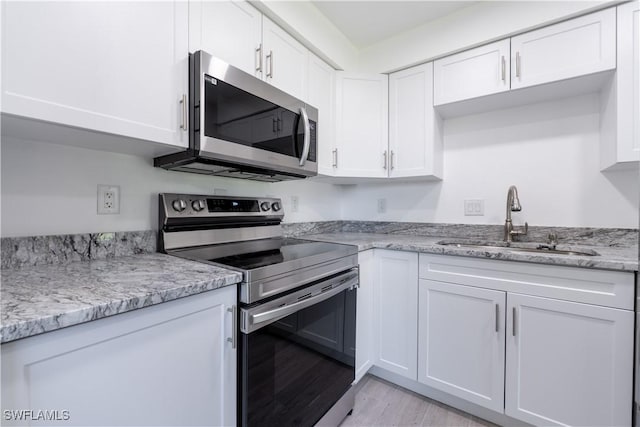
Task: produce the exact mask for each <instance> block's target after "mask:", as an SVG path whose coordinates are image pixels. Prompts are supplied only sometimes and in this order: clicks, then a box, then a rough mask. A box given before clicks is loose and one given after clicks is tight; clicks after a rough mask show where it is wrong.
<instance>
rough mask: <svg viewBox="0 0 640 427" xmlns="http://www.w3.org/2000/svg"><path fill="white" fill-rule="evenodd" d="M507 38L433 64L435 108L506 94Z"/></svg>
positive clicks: (507, 79)
mask: <svg viewBox="0 0 640 427" xmlns="http://www.w3.org/2000/svg"><path fill="white" fill-rule="evenodd" d="M509 45H510V44H509V39H506V40H501V41H498V42H495V43H491V44H488V45H485V46H481V47H478V48H475V49H471V50H467V51H465V52H461V53H458V54H455V55H451V56H447V57H446V58H442V59H438V60H436V61H435V62H434V65H433V67H434V70H433V73H434V81H433V90H434V105H441V104H448V103H450V102H456V101H461V100H464V99H470V98H476V97H479V96H484V95H491V94H493V93H499V92H504V91H508V90H509V88H510V85H509V75H510V74H509V71H510V70H509V68H510V61H509Z"/></svg>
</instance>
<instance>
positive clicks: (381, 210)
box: [378, 199, 387, 213]
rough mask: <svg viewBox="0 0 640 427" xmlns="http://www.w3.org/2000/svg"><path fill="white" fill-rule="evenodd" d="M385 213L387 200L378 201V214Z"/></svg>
mask: <svg viewBox="0 0 640 427" xmlns="http://www.w3.org/2000/svg"><path fill="white" fill-rule="evenodd" d="M385 212H387V199H378V213H385Z"/></svg>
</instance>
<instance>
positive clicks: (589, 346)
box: [505, 294, 634, 426]
mask: <svg viewBox="0 0 640 427" xmlns="http://www.w3.org/2000/svg"><path fill="white" fill-rule="evenodd" d="M633 321H634V314H633V312H632V311H627V310H619V309H614V308H606V307H600V306H594V305H587V304H579V303H573V302H567V301H560V300H553V299H548V298H540V297H532V296H526V295H520V294H508V296H507V367H506V384H505V387H506V394H505V395H506V401H505V412H506V414H507V415H509V416H511V417H514V418H517V419H520V420H522V421H525V422H528V423H531V424H535V425H576V426H585V425H593V426H623V425H627V426H628V425H631V412H632V411H631V407H632V406H631V405H632V387H633V375H631V372H633Z"/></svg>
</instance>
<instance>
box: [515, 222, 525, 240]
mask: <svg viewBox="0 0 640 427" xmlns="http://www.w3.org/2000/svg"><path fill="white" fill-rule="evenodd" d="M528 232H529V223H528V222H525V223H524V230H523V231H518V230H511V236H513V238H514V240H518V237H520V236H526V235H527V233H528Z"/></svg>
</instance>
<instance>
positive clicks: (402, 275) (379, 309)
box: [373, 249, 418, 380]
mask: <svg viewBox="0 0 640 427" xmlns="http://www.w3.org/2000/svg"><path fill="white" fill-rule="evenodd" d="M374 255H375V257H374V260H375V264H376V270H375V272H376V274H375V276H374V278H373V279H374V295H373V301H374V305H373V317H374V322H373V328H374V333H375V335H374V351H375V356H374V364H375V365H376V366H378V367H380V368H383V369H386V370H388V371H390V372H393V373H396V374H398V375H402V376H404V377H407V378H410V379H413V380H416V378H417V353H418V340H417V338H418V254H417V253H414V252H400V251H392V250H384V249H375V253H374Z"/></svg>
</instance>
